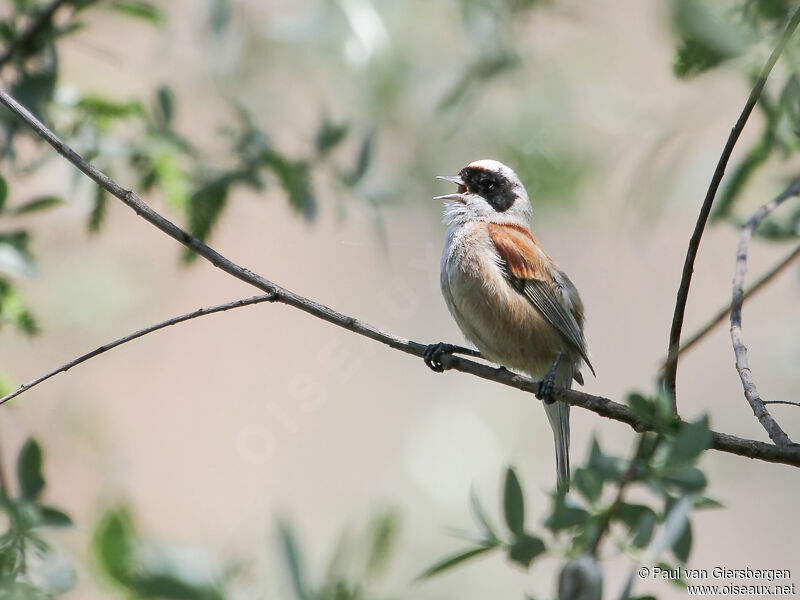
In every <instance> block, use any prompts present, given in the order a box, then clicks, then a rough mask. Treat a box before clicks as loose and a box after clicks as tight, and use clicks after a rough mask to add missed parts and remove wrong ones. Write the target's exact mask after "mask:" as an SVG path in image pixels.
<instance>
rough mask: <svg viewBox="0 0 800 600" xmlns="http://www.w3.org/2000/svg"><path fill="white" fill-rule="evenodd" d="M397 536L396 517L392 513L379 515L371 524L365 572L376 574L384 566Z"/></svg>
mask: <svg viewBox="0 0 800 600" xmlns="http://www.w3.org/2000/svg"><path fill="white" fill-rule="evenodd" d="M396 536H397V517H396V515H395V514H394V513H386V514H383V515H379V516H378V517H377V518H376V519H375V521H374V523H373V526H372V535H371V536H370V537H371V541H370V543H369V553H368V555H367V573H370V574H372V575H376V574H378V573H380V572H381V571H383V570H384V569H385V568H386V565H387V563H388V562H389V557H390V555H391V551H392V546H393V545H394V540H395V538H396Z"/></svg>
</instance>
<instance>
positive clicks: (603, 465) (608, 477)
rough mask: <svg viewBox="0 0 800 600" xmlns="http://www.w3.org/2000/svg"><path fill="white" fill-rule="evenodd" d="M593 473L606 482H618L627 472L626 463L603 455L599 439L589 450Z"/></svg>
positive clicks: (594, 440) (590, 467)
mask: <svg viewBox="0 0 800 600" xmlns="http://www.w3.org/2000/svg"><path fill="white" fill-rule="evenodd" d="M588 468H589V469H590V470H591V471H592V472H594V473H596V474H597V475H599V476H600V477H601V478H602V479H603V480H604V481H611V482H617V481H619V480H620V477H622V473H623V472H624V471H625V468H626V466H625V461H624V460H623V459H621V458H619V457H616V456H608V455H606V454H603V451H602V450H601V449H600V443H599V442H598V441H597V438H594V439H593V440H592V445H591V448H590V450H589V467H588Z"/></svg>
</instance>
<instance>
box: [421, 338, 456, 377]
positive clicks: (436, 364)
mask: <svg viewBox="0 0 800 600" xmlns="http://www.w3.org/2000/svg"><path fill="white" fill-rule="evenodd" d="M456 348H457V346H454V345H453V344H446V343H445V342H439V343H438V344H430V345H429V346H428V347H426V348H425V352H424V353H423V354H422V359H423V360H424V361H425V364H426V365H428V368H430V370H431V371H434V372H436V373H443V372H444V365H442V360H441V358H442V356H443V355H445V354H452V353H453V351H454V350H456Z"/></svg>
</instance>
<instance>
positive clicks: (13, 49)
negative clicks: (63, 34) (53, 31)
mask: <svg viewBox="0 0 800 600" xmlns="http://www.w3.org/2000/svg"><path fill="white" fill-rule="evenodd" d="M71 2H72V0H53V2H51V3H50V4H48V5H47V6H46V7H45V8H44V9H43V10H42V11H41V12H40V13H39V14H37V15H36V16H35V17H33V18H32V19H31V22H30V23H29V24H28V26H27V27H26V28H25V29H24V30H23V31H22V33H20V34H19V35H18V36H17V37H16V38H14V39H13V40H12V41H11V42H10V43H9V44H8V46H7V47H6V49H5V50H4V51H3V53H2V54H0V69H2V68H3V67H4V66H5V65H6V63H8V62H9V61H10V60H11V59H12V58H14V55H15V54H17V52H19V51H20V50H22V49H23V48H24V47H25V46H27V45H28V44H29V43H30V42H31V41H32V40H33V39H34V38H35V37H36V36H37V35H38V34H39V32H40V31H42V30H43V29H45V28H46V27H47V26H48V25H50V23H51V22H52V21H53V17H54V16H55V14H56V13H57V12H58V9H60V8H61V7H62V6H64V5H66V4H70V3H71Z"/></svg>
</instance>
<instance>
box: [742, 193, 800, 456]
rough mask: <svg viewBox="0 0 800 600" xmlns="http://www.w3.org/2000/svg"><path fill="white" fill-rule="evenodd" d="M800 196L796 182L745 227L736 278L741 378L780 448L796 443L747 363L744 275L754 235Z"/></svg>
mask: <svg viewBox="0 0 800 600" xmlns="http://www.w3.org/2000/svg"><path fill="white" fill-rule="evenodd" d="M798 194H800V179H797V180H795V181H794V182H793V183H792V184H791V185H790V186H789V187H788V188H786V190H785V191H784V192H783V193H782V194H781V195H779V196H777V197H776V198H774V199H773V200H772V201H770V202H767V203H766V204H765V205H764V206H762V207H761V208H759V209H758V210H757V211H756V213H755V214H754V215H753V216H752V217H750V219H749V220H748V221H747V223H745V224H744V225H743V226H742V234H741V237H740V238H739V248H738V249H737V251H736V271H735V273H734V276H733V298H732V300H731V341H732V342H733V353H734V355H735V356H736V370H737V371H738V372H739V378H740V379H741V380H742V386H743V387H744V396H745V398H747V401H748V402H749V403H750V406H751V407H752V409H753V414H755V416H756V418H758V420H759V422H760V423H761V425H762V427H764V429H766V430H767V433H768V434H769V437H770V438H771V439H772V441H773V442H775V443H776V444H778V445H780V446H785V445H787V444H791V443H792V440H790V439H789V436H788V435H786V432H784V431H783V429H781V427H780V425H778V423H777V422H776V421H775V419H773V418H772V415H770V414H769V411H768V410H767V407H766V406H764V401H763V400H762V399H761V396H759V394H758V390H757V389H756V382H755V379H753V373H752V371H751V370H750V364H749V362H748V360H747V347H746V346H745V345H744V336H743V335H742V302H743V298H744V293H743V292H742V288H743V286H744V276H745V274H746V273H747V251H748V250H749V248H750V240H751V239H752V238H753V232H754V231H755V230H756V228H757V227H758V226H759V224H760V223H761V221H762V220H764V218H765V217H766V216H767V215H769V214H770V213H771V212H772V211H774V210H775V209H776V208H778V207H779V206H780V205H781V204H783V203H784V202H785V201H786V200H788V199H789V198H791V197H793V196H797V195H798Z"/></svg>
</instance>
